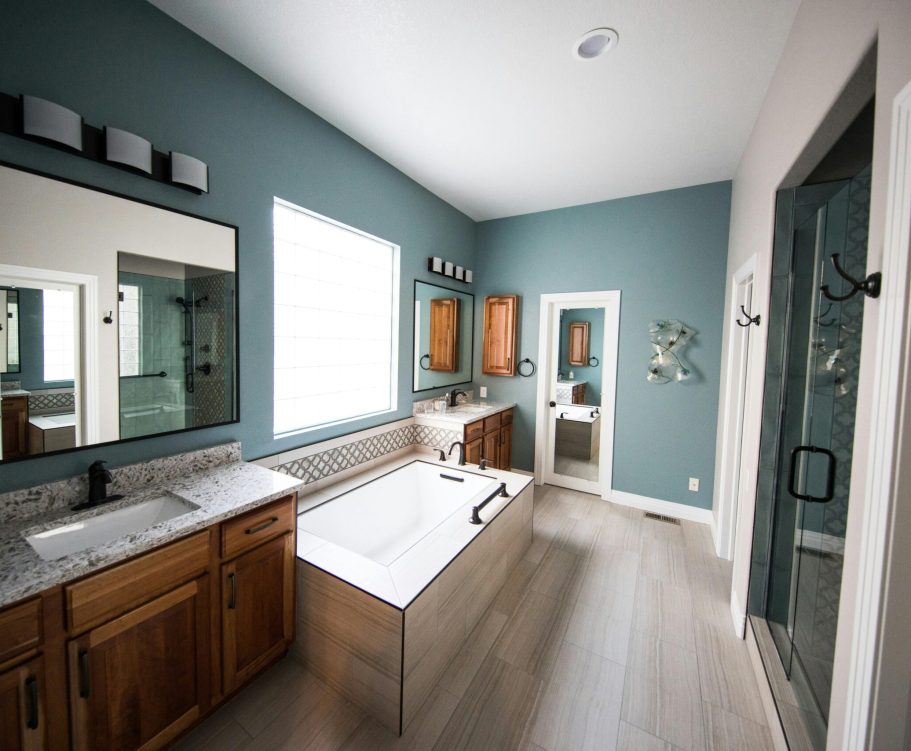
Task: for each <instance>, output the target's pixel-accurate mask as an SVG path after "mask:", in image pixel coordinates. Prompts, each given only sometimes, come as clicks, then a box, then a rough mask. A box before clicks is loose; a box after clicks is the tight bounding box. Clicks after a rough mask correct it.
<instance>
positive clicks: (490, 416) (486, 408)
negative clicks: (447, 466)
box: [414, 402, 516, 470]
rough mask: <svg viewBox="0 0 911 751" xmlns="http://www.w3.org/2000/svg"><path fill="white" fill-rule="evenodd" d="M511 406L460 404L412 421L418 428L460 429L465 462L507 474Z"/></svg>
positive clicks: (501, 404) (510, 403) (512, 403)
mask: <svg viewBox="0 0 911 751" xmlns="http://www.w3.org/2000/svg"><path fill="white" fill-rule="evenodd" d="M515 406H516V405H515V402H508V403H495V402H487V403H484V404H479V403H468V404H460V405H458V406H457V407H451V408H450V409H449V410H447V411H446V412H443V413H439V412H432V413H424V414H417V415H415V416H414V419H415V422H416V423H417V424H418V425H427V426H429V427H437V428H448V429H450V430H452V429H453V428H457V429H461V431H462V442H463V443H464V444H465V460H466V461H468V462H470V463H471V464H480V463H481V460H482V459H483V460H484V461H485V462H486V464H487V466H488V467H493V468H495V469H504V470H509V469H511V468H512V418H513V408H514V407H515Z"/></svg>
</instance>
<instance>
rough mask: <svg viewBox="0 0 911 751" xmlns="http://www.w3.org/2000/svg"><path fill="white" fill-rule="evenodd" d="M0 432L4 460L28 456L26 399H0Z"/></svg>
mask: <svg viewBox="0 0 911 751" xmlns="http://www.w3.org/2000/svg"><path fill="white" fill-rule="evenodd" d="M0 430H2V431H3V433H2V436H3V437H2V440H3V457H2V458H4V459H18V458H19V457H22V456H25V455H26V454H28V397H27V396H5V397H3V398H2V399H0Z"/></svg>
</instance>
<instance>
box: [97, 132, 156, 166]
mask: <svg viewBox="0 0 911 751" xmlns="http://www.w3.org/2000/svg"><path fill="white" fill-rule="evenodd" d="M104 158H105V159H107V160H108V161H109V162H115V163H116V164H122V165H124V166H126V167H132V168H133V169H137V170H139V171H140V172H145V173H146V174H147V175H151V174H152V144H151V143H150V142H149V141H146V139H145V138H143V137H142V136H137V135H136V134H135V133H130V132H129V131H127V130H121V129H120V128H111V127H109V126H107V125H105V126H104Z"/></svg>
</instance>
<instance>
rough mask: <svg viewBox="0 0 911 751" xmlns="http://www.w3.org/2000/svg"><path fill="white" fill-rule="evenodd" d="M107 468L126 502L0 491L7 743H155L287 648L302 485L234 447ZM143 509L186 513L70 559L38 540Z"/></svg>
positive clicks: (76, 490)
mask: <svg viewBox="0 0 911 751" xmlns="http://www.w3.org/2000/svg"><path fill="white" fill-rule="evenodd" d="M113 474H114V486H115V489H116V490H117V491H119V492H124V493H126V498H125V499H124V500H123V501H113V502H111V503H109V504H105V505H102V506H99V507H96V508H94V509H91V510H89V511H85V512H75V513H74V512H72V511H70V510H69V507H70V506H71V505H72V504H73V503H74V502H76V501H78V500H81V499H82V497H83V496H84V493H85V484H84V482H82V481H81V479H75V478H74V480H69V481H63V482H58V483H53V484H51V485H46V486H43V487H40V488H33V489H30V490H28V491H14V492H12V493H7V494H6V495H3V496H0V513H2V514H3V517H2V520H3V521H4V524H3V532H2V535H0V564H2V565H0V571H2V572H3V573H2V575H0V727H2V728H3V733H4V736H3V744H4V748H23V749H44V748H49V749H60V750H61V751H62V750H63V749H66V748H74V749H102V748H139V747H142V748H159V747H161V746H163V745H166V744H167V743H169V742H170V741H172V740H173V739H174V738H176V737H177V736H178V735H180V734H181V733H182V732H184V731H185V730H186V729H187V728H189V727H190V726H192V725H193V724H194V723H195V722H196V721H197V720H198V719H199V718H201V717H202V716H203V715H205V714H206V713H207V712H208V711H209V710H210V709H211V708H213V707H214V706H216V705H217V704H219V703H220V702H221V701H222V700H223V699H224V698H225V697H227V696H229V695H231V694H232V693H233V692H234V691H236V690H237V689H238V688H239V687H241V686H242V685H243V684H244V683H246V682H247V681H248V680H249V679H250V678H251V677H252V676H253V675H255V674H256V673H258V672H259V671H260V670H261V669H262V668H264V667H265V666H267V665H268V664H270V663H271V662H273V661H274V660H275V659H277V658H278V657H280V656H281V655H282V654H284V653H285V652H286V651H287V649H288V647H289V645H290V644H291V641H292V639H293V624H294V551H295V540H296V524H295V519H296V501H297V490H298V489H299V488H300V486H301V482H300V481H299V480H296V479H295V478H292V477H288V476H286V475H281V474H278V473H276V472H272V471H270V470H267V469H264V468H262V467H258V466H255V465H251V464H245V463H243V462H241V461H240V450H239V446H238V445H237V444H233V445H229V446H226V447H217V448H216V449H212V450H207V451H203V452H195V453H194V454H186V455H183V456H182V457H171V458H168V459H163V460H156V461H154V462H149V463H147V464H144V465H134V466H133V467H124V468H122V469H118V470H113ZM174 477H177V478H179V479H165V478H174ZM162 499H165V500H164V501H163V500H162ZM175 499H176V500H175ZM149 503H153V504H157V505H154V506H152V507H150V508H153V510H158V509H159V508H160V509H174V508H177V509H178V510H181V508H182V507H181V506H179V504H183V507H185V509H186V510H185V511H183V513H179V515H176V516H173V518H170V519H167V520H165V521H163V522H158V523H156V519H155V518H151V520H150V521H149V522H148V526H147V527H146V528H144V529H139V530H137V531H135V532H133V533H128V534H126V535H125V536H119V537H118V538H117V539H111V540H110V541H109V542H104V541H102V542H100V543H99V542H98V541H97V540H95V541H93V542H92V541H91V538H88V537H83V538H82V542H81V543H74V544H75V545H77V546H78V545H80V544H84V543H85V542H86V541H87V540H89V541H90V547H87V548H84V549H81V550H76V551H73V552H66V548H65V547H60V546H59V543H56V542H48V540H53V538H54V537H66V536H67V535H68V534H71V533H79V534H83V533H84V531H85V530H86V529H92V530H96V526H97V520H99V519H101V518H102V517H105V516H107V518H108V519H110V518H115V517H118V514H119V513H120V512H121V511H122V509H128V508H132V509H135V508H137V507H139V506H142V505H143V504H145V505H146V506H148V504H149ZM175 504H178V505H175ZM162 513H163V512H162ZM120 516H122V514H121V515H120ZM165 516H167V515H166V514H165ZM93 520H96V521H94V522H93ZM128 523H129V522H128V521H126V522H124V521H121V522H120V524H121V527H119V529H121V531H122V529H123V528H124V527H123V525H124V524H128ZM133 524H134V528H135V525H136V522H135V521H134V522H133ZM93 525H96V526H93ZM104 529H106V528H102V531H101V532H93V534H101V535H104V534H105V531H104ZM47 532H51V534H50V535H47ZM42 534H44V535H45V537H40V535H42ZM106 534H108V535H109V536H110V534H112V533H111V532H110V531H109V530H108V531H107V532H106ZM36 535H38V536H39V537H34V536H36ZM28 537H32V539H33V540H37V542H36V543H35V544H36V545H37V551H36V550H35V549H33V547H32V544H30V542H29V541H27V539H26V538H28ZM42 541H43V542H42ZM55 545H57V546H58V547H53V546H55ZM38 551H40V554H39V552H38ZM61 551H63V556H62V557H60V558H57V559H54V556H55V555H57V554H59V553H60V552H61Z"/></svg>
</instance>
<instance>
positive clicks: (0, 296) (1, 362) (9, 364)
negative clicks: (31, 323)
mask: <svg viewBox="0 0 911 751" xmlns="http://www.w3.org/2000/svg"><path fill="white" fill-rule="evenodd" d="M4 310H6V315H5V316H4V315H3V311H4ZM4 319H5V320H4ZM18 372H19V291H18V290H16V289H13V288H10V287H0V373H18Z"/></svg>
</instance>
